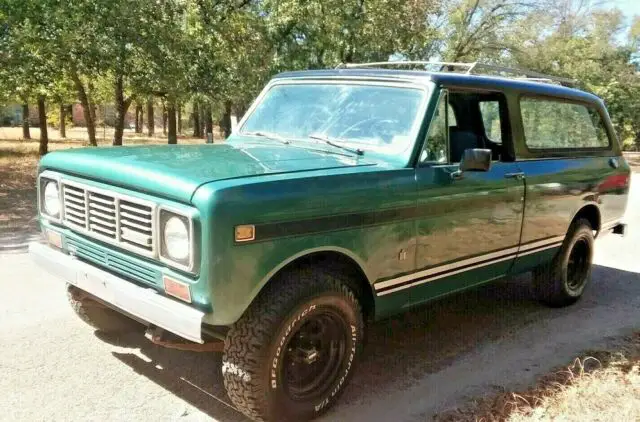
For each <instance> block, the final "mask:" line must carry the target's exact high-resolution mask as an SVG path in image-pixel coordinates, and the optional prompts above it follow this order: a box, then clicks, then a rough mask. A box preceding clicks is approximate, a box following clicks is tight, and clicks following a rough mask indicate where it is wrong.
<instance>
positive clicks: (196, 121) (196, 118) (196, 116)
mask: <svg viewBox="0 0 640 422" xmlns="http://www.w3.org/2000/svg"><path fill="white" fill-rule="evenodd" d="M201 136H202V132H201V131H200V110H199V108H198V103H197V102H194V103H193V137H194V138H199V137H201Z"/></svg>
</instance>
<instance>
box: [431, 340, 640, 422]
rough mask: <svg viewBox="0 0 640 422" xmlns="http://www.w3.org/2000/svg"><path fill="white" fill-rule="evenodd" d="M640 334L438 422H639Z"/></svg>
mask: <svg viewBox="0 0 640 422" xmlns="http://www.w3.org/2000/svg"><path fill="white" fill-rule="evenodd" d="M639 366H640V334H634V335H633V336H630V337H627V338H624V339H622V341H621V346H619V347H618V348H616V350H604V351H591V352H588V353H585V354H584V355H582V356H580V357H578V358H576V359H575V360H574V361H573V362H572V363H571V364H569V365H567V366H566V367H564V368H559V369H558V370H556V371H553V372H552V373H550V374H548V375H546V376H544V377H542V378H541V379H540V380H539V382H538V383H537V384H536V385H535V386H534V387H533V388H531V389H528V390H525V391H519V392H514V391H512V392H503V393H500V394H497V395H494V396H490V397H484V398H480V399H477V400H474V401H472V402H471V403H470V404H468V405H467V406H466V407H464V408H460V409H455V410H452V411H449V412H446V413H443V414H440V415H438V416H437V417H436V418H435V420H436V421H438V422H453V421H456V422H458V421H461V422H465V421H466V422H494V421H508V422H536V421H553V420H561V421H576V422H578V421H580V422H588V421H594V422H595V421H634V420H640V371H639Z"/></svg>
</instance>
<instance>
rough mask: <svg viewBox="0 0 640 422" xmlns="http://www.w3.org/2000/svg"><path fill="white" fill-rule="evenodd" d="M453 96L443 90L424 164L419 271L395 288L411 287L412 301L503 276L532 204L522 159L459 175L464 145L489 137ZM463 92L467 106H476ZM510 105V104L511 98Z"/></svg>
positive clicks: (419, 176) (419, 177) (419, 175)
mask: <svg viewBox="0 0 640 422" xmlns="http://www.w3.org/2000/svg"><path fill="white" fill-rule="evenodd" d="M460 95H463V94H460ZM477 95H478V94H477V93H473V96H471V95H469V98H470V99H471V98H474V99H477ZM493 95H495V94H493ZM449 96H450V94H449V93H448V92H447V91H446V90H443V91H442V92H441V95H440V99H439V104H438V107H437V111H436V113H435V115H434V117H433V119H432V122H431V125H430V128H429V132H428V136H427V139H426V141H425V145H424V148H423V151H422V153H421V155H420V157H419V163H418V165H417V167H416V181H417V198H418V200H417V206H418V213H417V214H418V220H417V222H416V236H417V237H416V268H418V272H417V273H416V274H414V275H413V276H412V277H411V278H410V279H408V280H404V282H403V283H401V284H398V285H396V286H391V287H390V288H393V289H395V290H403V289H405V288H407V287H411V289H410V293H409V294H410V299H409V300H410V301H411V304H417V303H420V302H422V301H426V300H429V299H431V298H433V297H437V296H440V295H443V294H446V293H449V292H452V291H455V290H460V289H463V288H467V287H470V286H472V285H475V284H479V283H483V282H486V281H489V280H493V279H495V278H499V277H502V276H504V275H505V274H507V272H508V271H509V269H510V267H511V265H512V264H513V261H514V259H515V256H516V253H517V251H518V243H519V240H520V230H521V225H522V216H523V206H524V181H523V179H522V178H521V176H520V171H519V169H518V166H517V165H516V164H515V163H514V162H507V161H499V160H496V161H493V162H492V163H491V167H490V169H489V170H488V171H465V172H463V173H462V174H459V172H458V170H459V161H460V156H461V154H462V153H463V151H464V149H468V148H486V144H483V140H482V138H481V137H476V134H475V133H473V132H472V130H474V125H473V124H469V123H470V122H468V121H463V120H462V119H467V120H468V119H470V118H473V113H470V112H469V109H465V110H464V111H465V112H464V114H462V113H461V114H460V115H456V114H455V109H454V107H451V105H450V104H449ZM459 99H460V101H459V103H460V107H463V106H464V107H472V106H473V104H472V103H471V102H470V103H469V104H464V102H465V99H464V98H463V97H459ZM469 101H471V100H469ZM474 101H475V100H474ZM503 104H504V107H506V101H504V103H503ZM501 114H502V115H503V116H504V115H505V114H503V113H501ZM476 123H477V122H476ZM502 127H503V128H505V127H508V125H502ZM502 142H511V136H510V134H509V133H504V131H503V134H502ZM494 155H496V156H498V155H499V154H494ZM502 159H503V158H502Z"/></svg>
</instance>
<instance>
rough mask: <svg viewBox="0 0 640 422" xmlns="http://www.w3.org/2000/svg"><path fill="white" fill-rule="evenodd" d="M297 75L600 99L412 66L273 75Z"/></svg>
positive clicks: (529, 82)
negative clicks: (400, 68)
mask: <svg viewBox="0 0 640 422" xmlns="http://www.w3.org/2000/svg"><path fill="white" fill-rule="evenodd" d="M298 78H312V79H324V78H344V79H350V78H357V79H363V78H364V79H369V80H383V81H402V82H410V83H417V84H427V83H429V82H433V83H436V84H438V85H444V86H461V87H473V88H482V89H511V90H516V91H520V92H525V93H529V94H533V95H545V96H553V97H563V98H570V99H574V100H579V101H585V102H590V103H594V102H595V103H600V102H601V100H600V98H598V97H597V96H595V95H593V94H590V93H588V92H585V91H581V90H579V89H574V88H568V87H565V86H562V85H555V84H550V83H545V82H539V81H534V80H527V79H514V78H506V77H500V76H486V75H474V74H464V73H453V72H426V71H416V70H390V69H365V68H360V69H329V70H303V71H295V72H284V73H280V74H278V75H276V76H275V78H274V79H298Z"/></svg>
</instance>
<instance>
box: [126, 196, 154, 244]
mask: <svg viewBox="0 0 640 422" xmlns="http://www.w3.org/2000/svg"><path fill="white" fill-rule="evenodd" d="M118 214H119V215H120V238H121V239H122V241H123V242H127V243H130V244H133V245H136V246H139V247H142V248H146V249H147V250H149V251H150V250H151V248H152V247H153V208H152V207H150V206H145V205H140V204H136V203H133V202H130V201H126V200H124V199H123V200H121V201H120V204H119V209H118Z"/></svg>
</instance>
